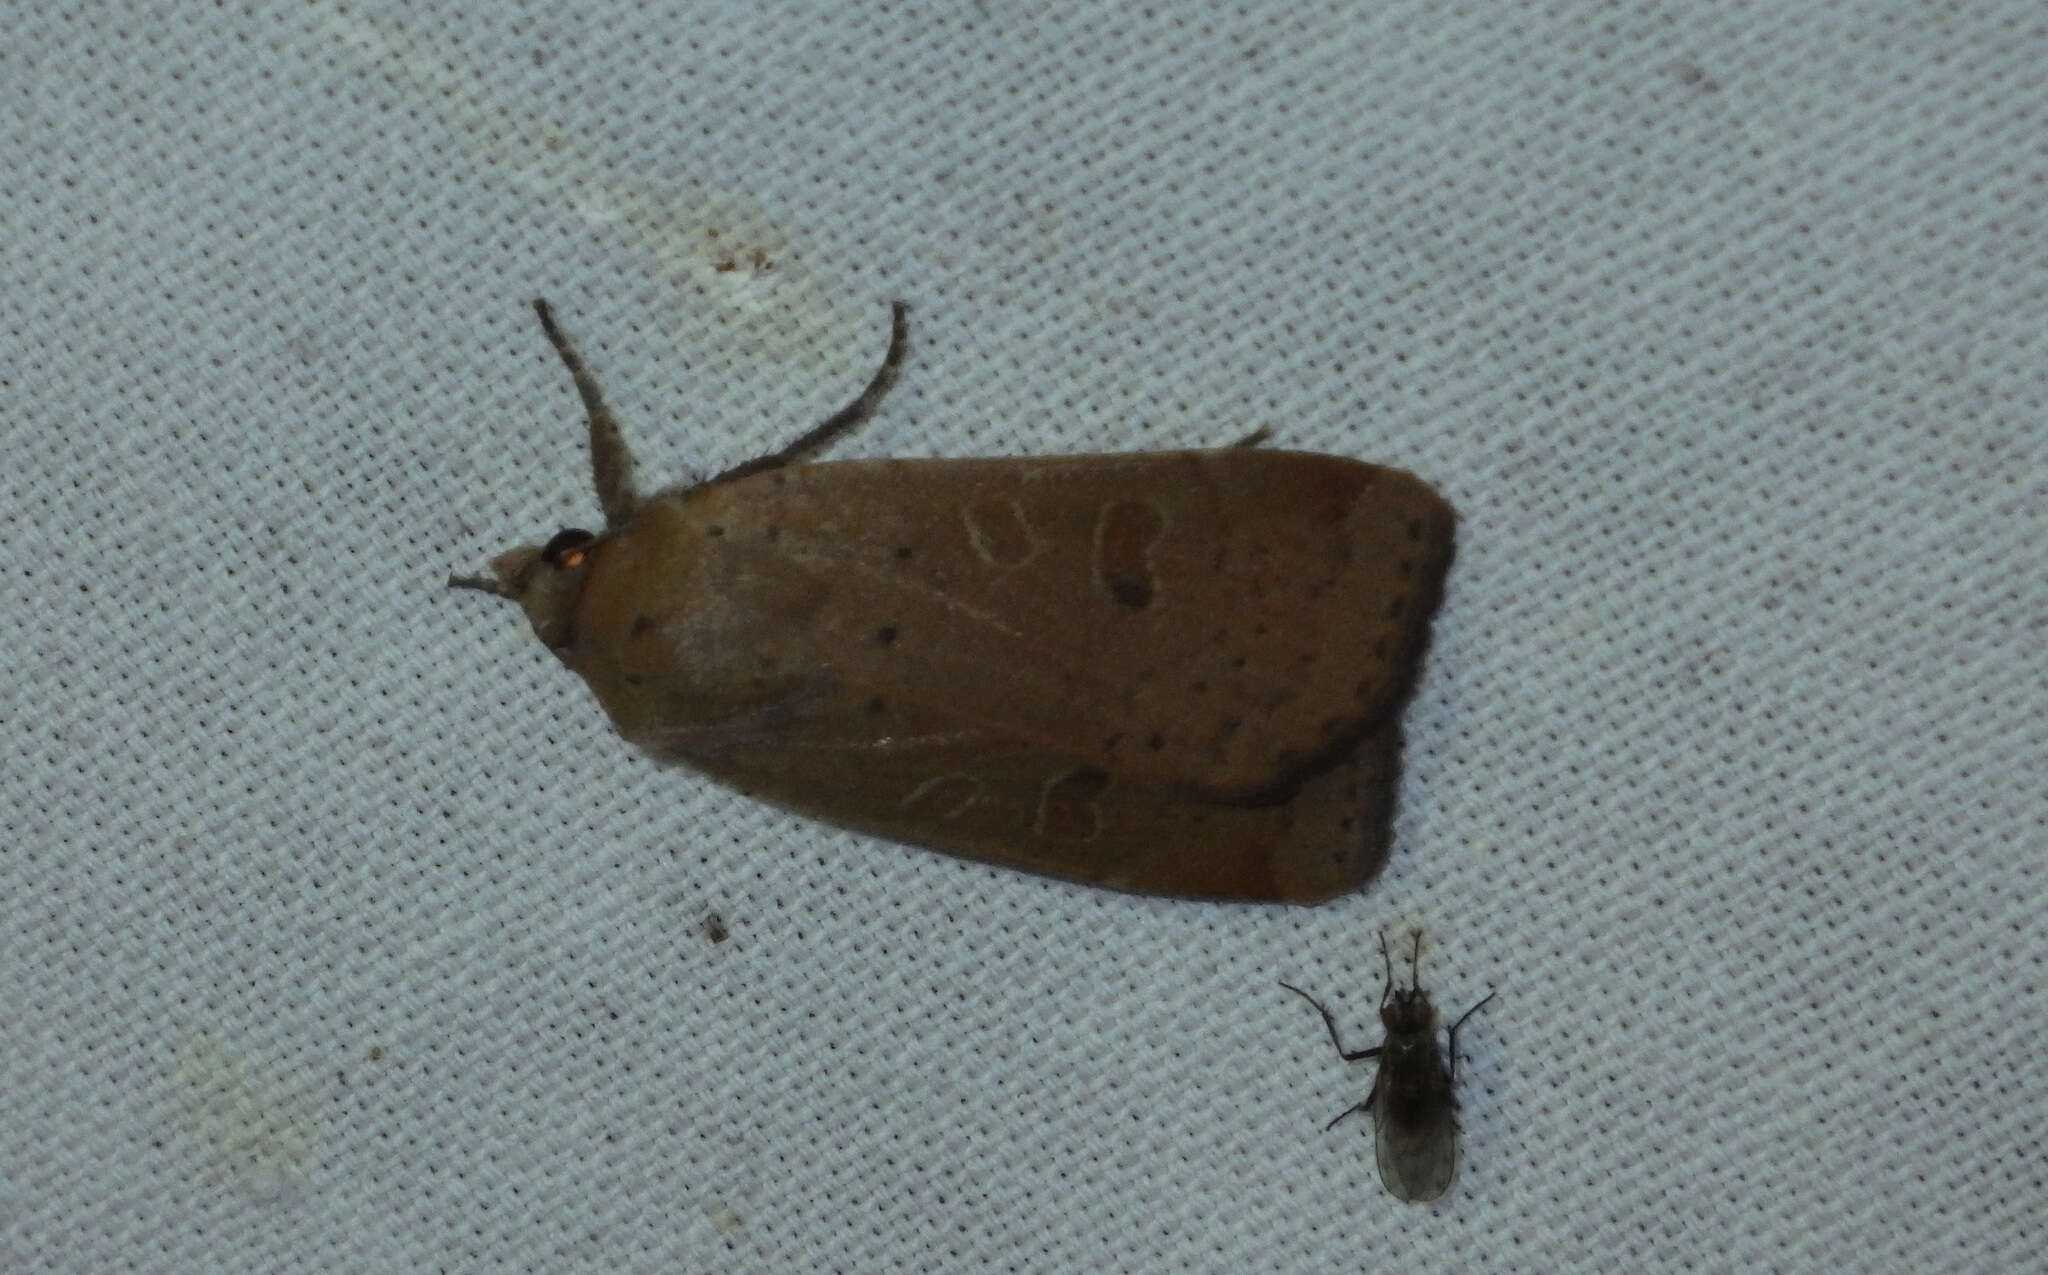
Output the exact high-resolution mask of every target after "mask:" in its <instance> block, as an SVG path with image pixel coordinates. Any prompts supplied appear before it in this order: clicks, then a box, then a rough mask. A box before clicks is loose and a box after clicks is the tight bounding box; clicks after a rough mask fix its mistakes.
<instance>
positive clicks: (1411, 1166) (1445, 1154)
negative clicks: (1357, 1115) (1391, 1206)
mask: <svg viewBox="0 0 2048 1275" xmlns="http://www.w3.org/2000/svg"><path fill="white" fill-rule="evenodd" d="M1385 1093H1386V1088H1385V1086H1381V1087H1380V1089H1379V1091H1378V1093H1376V1094H1375V1095H1374V1101H1373V1108H1372V1122H1373V1134H1374V1136H1373V1152H1374V1155H1375V1156H1376V1157H1377V1158H1378V1160H1379V1165H1380V1181H1381V1182H1383V1183H1385V1184H1386V1188H1387V1190H1388V1191H1389V1192H1391V1193H1392V1194H1393V1196H1394V1198H1395V1199H1397V1200H1406V1201H1408V1202H1410V1203H1413V1204H1427V1203H1428V1202H1429V1201H1431V1200H1434V1199H1436V1198H1438V1197H1439V1196H1441V1195H1443V1193H1444V1192H1446V1191H1448V1190H1450V1189H1451V1180H1452V1179H1453V1178H1455V1177H1457V1176H1458V1117H1457V1112H1456V1110H1455V1108H1453V1107H1451V1106H1449V1105H1448V1104H1446V1105H1445V1106H1443V1107H1442V1108H1440V1109H1439V1110H1438V1111H1436V1112H1433V1113H1431V1115H1430V1116H1429V1117H1428V1118H1427V1119H1424V1120H1419V1121H1417V1120H1408V1121H1395V1120H1391V1119H1389V1118H1388V1115H1387V1108H1386V1101H1385Z"/></svg>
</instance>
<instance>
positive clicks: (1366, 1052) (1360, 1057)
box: [1280, 983, 1383, 1120]
mask: <svg viewBox="0 0 2048 1275" xmlns="http://www.w3.org/2000/svg"><path fill="white" fill-rule="evenodd" d="M1280 986H1282V987H1284V988H1286V989H1287V990H1288V991H1290V992H1293V993H1294V994H1295V995H1296V996H1299V997H1301V999H1303V1000H1305V1001H1307V1002H1308V1003H1309V1004H1311V1005H1313V1006H1315V1007H1316V1013H1318V1014H1321V1015H1322V1016H1323V1026H1325V1027H1327V1028H1329V1029H1330V1043H1331V1044H1333V1045H1335V1046H1336V1047H1337V1056H1338V1057H1339V1058H1342V1059H1343V1060H1344V1061H1345V1062H1362V1061H1364V1060H1365V1059H1367V1058H1377V1057H1379V1056H1380V1050H1381V1049H1382V1048H1383V1046H1380V1045H1374V1046H1373V1047H1372V1048H1371V1049H1360V1050H1346V1049H1345V1048H1344V1042H1343V1041H1341V1040H1339V1039H1337V1020H1336V1019H1335V1018H1332V1017H1331V1016H1330V1011H1329V1010H1327V1009H1324V1008H1323V1003H1322V1002H1321V1001H1319V1000H1317V999H1316V998H1315V997H1313V996H1310V995H1309V994H1308V993H1307V992H1304V991H1302V990H1301V989H1300V988H1299V987H1296V986H1295V985H1294V984H1292V983H1282V984H1280ZM1368 1101H1370V1099H1368ZM1350 1114H1351V1113H1350V1112H1348V1111H1347V1112H1345V1113H1344V1115H1350ZM1343 1118H1344V1116H1339V1117H1337V1119H1339V1120H1342V1119H1343Z"/></svg>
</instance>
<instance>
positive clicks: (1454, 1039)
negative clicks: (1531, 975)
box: [1445, 992, 1500, 1083]
mask: <svg viewBox="0 0 2048 1275" xmlns="http://www.w3.org/2000/svg"><path fill="white" fill-rule="evenodd" d="M1499 994H1500V993H1498V992H1488V993H1487V994H1486V999H1485V1000H1482V1001H1480V1002H1479V1004H1477V1005H1474V1006H1473V1007H1472V1008H1470V1009H1468V1010H1466V1011H1465V1012H1464V1013H1462V1014H1460V1015H1458V1021H1457V1022H1455V1023H1452V1024H1451V1030H1450V1031H1449V1032H1447V1033H1445V1034H1446V1035H1448V1036H1449V1037H1450V1038H1451V1080H1452V1082H1453V1083H1455V1082H1456V1081H1457V1079H1458V1029H1459V1028H1460V1027H1463V1026H1464V1025H1465V1020H1466V1019H1468V1018H1470V1017H1472V1015H1474V1014H1476V1013H1478V1012H1479V1011H1480V1009H1481V1008H1483V1007H1484V1006H1485V1004H1486V1002H1487V1001H1490V1000H1492V999H1493V998H1494V997H1495V996H1498V995H1499Z"/></svg>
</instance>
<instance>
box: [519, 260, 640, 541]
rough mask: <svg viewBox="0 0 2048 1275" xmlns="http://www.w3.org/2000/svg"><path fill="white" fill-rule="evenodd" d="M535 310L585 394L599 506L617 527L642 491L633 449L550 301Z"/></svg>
mask: <svg viewBox="0 0 2048 1275" xmlns="http://www.w3.org/2000/svg"><path fill="white" fill-rule="evenodd" d="M533 310H534V313H535V314H538V315H539V316H540V328H541V331H543V332H545V333H547V334H548V343H549V344H550V345H552V346H554V347H555V353H557V354H559V355H561V356H562V362H563V363H565V364H567V365H568V367H569V375H570V376H572V377H574V378H575V379H576V393H577V394H578V395H580V396H581V397H582V399H583V412H584V415H586V416H587V417H589V419H590V481H591V485H592V486H593V487H595V488H596V489H597V507H598V508H599V509H602V510H604V525H605V528H606V529H607V530H611V531H616V530H618V529H619V528H620V527H623V526H625V525H626V523H628V522H630V521H631V520H632V517H633V513H634V511H635V510H637V509H638V508H639V507H640V492H639V490H638V489H637V488H636V487H635V486H634V485H633V452H632V449H630V448H628V447H627V446H626V436H625V435H624V434H622V433H620V432H619V422H618V419H617V418H616V417H614V416H613V415H612V413H611V409H610V408H608V407H606V406H605V405H604V392H603V391H602V390H600V389H598V388H597V378H596V377H594V376H592V375H591V374H590V369H589V368H587V367H585V366H584V365H583V359H582V356H580V355H578V354H577V353H576V347H575V346H573V345H570V344H569V338H568V337H566V336H563V335H562V329H561V328H560V327H558V326H557V325H556V323H555V312H554V311H553V310H551V309H549V308H548V303H547V302H545V301H538V300H537V301H535V302H534V303H533Z"/></svg>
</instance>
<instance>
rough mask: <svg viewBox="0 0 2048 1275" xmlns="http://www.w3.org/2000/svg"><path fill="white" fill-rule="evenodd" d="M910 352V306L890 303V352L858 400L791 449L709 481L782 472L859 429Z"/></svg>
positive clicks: (741, 465) (805, 434) (719, 481)
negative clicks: (765, 472) (844, 435)
mask: <svg viewBox="0 0 2048 1275" xmlns="http://www.w3.org/2000/svg"><path fill="white" fill-rule="evenodd" d="M909 349H910V303H909V302H907V301H895V302H891V303H890V306H889V352H888V353H887V354H884V355H883V356H882V366H880V367H878V368H876V369H875V374H874V376H873V377H872V378H870V379H869V381H868V387H867V388H866V389H864V390H862V391H861V392H860V397H859V398H856V399H854V400H853V401H852V402H851V403H848V404H847V405H846V406H845V407H842V408H840V409H839V410H838V411H836V412H834V413H832V414H831V415H830V416H828V417H826V418H825V419H824V420H823V421H822V422H821V423H819V424H818V425H815V426H813V427H812V428H810V429H808V430H806V431H804V434H803V436H802V437H800V438H798V439H797V440H796V441H795V442H793V443H791V444H790V445H789V446H787V447H784V448H782V449H781V450H780V451H773V452H769V453H768V454H767V455H766V456H756V457H755V458H754V459H752V460H745V461H741V462H740V463H739V464H737V465H734V466H733V467H732V468H731V469H728V470H725V471H723V472H722V473H718V474H715V475H713V476H712V478H711V480H710V481H711V482H714V483H723V482H730V481H731V480H733V479H735V478H745V477H746V476H747V475H748V474H758V473H760V472H762V471H763V470H768V469H780V468H782V467H783V466H784V465H789V464H793V463H795V462H796V461H799V460H802V459H804V458H805V457H806V456H809V455H811V454H812V453H813V452H816V451H817V450H818V449H820V448H822V447H824V446H825V445H826V444H827V443H830V442H831V441H832V440H833V439H835V438H837V437H839V436H840V435H841V434H844V433H846V432H847V431H848V430H851V429H853V428H854V427H856V426H858V425H859V424H860V423H861V422H863V421H865V420H867V419H868V418H869V417H870V416H873V415H874V414H875V409H876V408H877V407H879V406H881V403H882V399H883V398H884V397H885V396H886V395H887V394H888V393H889V389H890V387H891V386H893V385H895V384H896V373H897V372H898V371H900V370H901V369H902V367H903V357H904V355H905V354H906V353H907V352H908V351H909Z"/></svg>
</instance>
